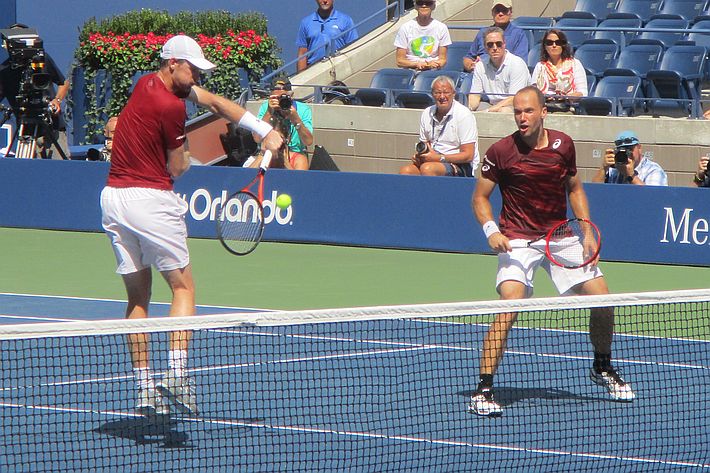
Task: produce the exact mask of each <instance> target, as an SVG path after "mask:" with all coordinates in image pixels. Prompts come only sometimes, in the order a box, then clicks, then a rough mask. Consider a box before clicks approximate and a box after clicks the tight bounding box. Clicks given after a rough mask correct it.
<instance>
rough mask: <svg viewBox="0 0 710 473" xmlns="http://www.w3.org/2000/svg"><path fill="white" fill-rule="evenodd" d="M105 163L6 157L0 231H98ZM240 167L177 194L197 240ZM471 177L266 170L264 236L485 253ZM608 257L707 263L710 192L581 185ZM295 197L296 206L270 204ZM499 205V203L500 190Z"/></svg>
mask: <svg viewBox="0 0 710 473" xmlns="http://www.w3.org/2000/svg"><path fill="white" fill-rule="evenodd" d="M107 172H108V165H107V164H106V163H100V162H87V161H49V160H45V161H42V160H32V161H30V160H20V159H11V158H7V159H0V179H1V181H2V183H3V198H2V199H1V200H0V225H1V226H6V227H22V228H46V229H63V230H79V231H101V210H100V208H99V203H98V202H99V195H100V193H101V189H102V188H103V185H104V182H105V179H106V174H107ZM254 173H255V171H254V170H250V169H240V168H224V167H197V166H195V167H193V168H192V169H191V170H190V171H189V172H188V173H187V174H186V175H185V176H184V177H183V178H181V179H179V180H178V181H177V183H176V185H175V191H176V192H177V193H178V194H180V195H181V196H182V197H183V198H184V199H185V200H186V201H187V202H188V204H189V213H188V215H187V221H188V229H189V232H190V235H191V236H193V237H200V238H215V214H216V209H217V208H218V206H219V205H220V203H221V202H222V201H223V200H224V199H225V198H226V197H227V196H228V195H229V194H230V193H231V192H234V191H235V190H237V189H239V188H241V187H242V186H243V185H245V184H246V183H247V182H249V180H251V178H252V177H253V176H254ZM475 182H476V181H475V180H474V179H461V178H426V177H410V176H395V175H383V174H360V173H339V172H321V171H308V172H293V171H284V170H278V169H275V170H271V171H269V173H268V175H267V177H266V189H265V201H264V207H265V216H266V221H267V226H266V233H265V238H266V239H267V240H273V241H292V242H313V243H326V244H328V243H331V244H340V245H356V246H371V247H384V248H410V249H421V250H435V251H450V252H465V253H486V252H489V248H488V245H487V242H486V240H485V237H484V236H483V232H482V231H481V228H480V226H479V225H478V223H477V222H476V221H475V218H474V217H473V213H472V211H471V194H472V192H473V189H474V187H475ZM585 189H586V190H587V194H588V197H589V202H590V208H591V213H592V219H593V220H594V221H595V222H596V223H597V225H598V226H599V227H600V229H601V232H602V235H603V249H602V257H603V259H605V260H614V261H630V262H652V263H669V264H688V265H708V264H710V251H708V246H709V245H710V223H709V222H710V204H709V203H708V202H709V197H710V194H707V193H708V192H710V189H694V188H680V187H646V188H639V187H636V186H628V185H607V184H585ZM282 193H287V194H289V195H291V197H292V199H293V201H292V204H291V206H290V207H288V208H286V209H279V208H278V207H276V205H275V200H276V197H277V196H278V195H279V194H282ZM493 204H494V208H496V209H498V208H499V205H500V200H499V196H498V194H497V192H496V193H495V197H494V202H493Z"/></svg>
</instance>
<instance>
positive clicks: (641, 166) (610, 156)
mask: <svg viewBox="0 0 710 473" xmlns="http://www.w3.org/2000/svg"><path fill="white" fill-rule="evenodd" d="M614 146H615V147H614V148H608V149H607V150H606V152H605V154H604V161H603V163H602V167H601V168H600V169H599V171H598V172H597V173H596V174H595V175H594V177H593V178H592V182H606V183H608V184H634V185H637V186H667V185H668V176H666V172H665V171H664V170H663V168H661V166H660V165H659V164H658V163H655V162H653V161H651V160H650V159H648V158H646V157H645V156H644V155H643V151H642V149H641V143H640V142H639V139H638V138H637V137H636V133H634V132H633V131H622V132H621V133H619V136H617V137H616V140H615V141H614Z"/></svg>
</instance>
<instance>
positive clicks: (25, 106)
mask: <svg viewBox="0 0 710 473" xmlns="http://www.w3.org/2000/svg"><path fill="white" fill-rule="evenodd" d="M0 36H2V40H3V47H4V48H5V49H6V50H7V54H8V56H9V63H10V68H12V69H20V70H21V73H22V76H21V83H20V88H19V94H18V96H17V106H18V108H19V110H16V111H15V112H18V111H19V112H22V113H23V115H26V116H29V117H38V116H43V115H45V113H46V112H47V111H48V109H49V99H48V97H47V96H46V95H47V94H46V92H47V91H48V90H49V88H50V86H51V84H52V78H51V76H50V75H49V74H48V73H47V72H45V52H44V47H43V42H42V39H41V38H40V37H39V36H38V35H37V31H35V30H34V29H32V28H10V29H2V30H0Z"/></svg>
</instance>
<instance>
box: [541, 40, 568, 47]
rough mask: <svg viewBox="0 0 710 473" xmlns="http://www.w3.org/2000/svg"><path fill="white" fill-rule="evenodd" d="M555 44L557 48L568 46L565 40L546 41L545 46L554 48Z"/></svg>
mask: <svg viewBox="0 0 710 473" xmlns="http://www.w3.org/2000/svg"><path fill="white" fill-rule="evenodd" d="M553 44H555V45H557V46H565V45H566V44H567V41H565V40H564V39H546V40H545V46H552V45H553Z"/></svg>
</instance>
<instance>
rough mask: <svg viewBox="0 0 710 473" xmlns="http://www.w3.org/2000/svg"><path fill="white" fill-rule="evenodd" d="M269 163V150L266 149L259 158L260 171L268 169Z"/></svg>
mask: <svg viewBox="0 0 710 473" xmlns="http://www.w3.org/2000/svg"><path fill="white" fill-rule="evenodd" d="M269 164H271V151H269V150H268V149H267V150H266V151H264V156H263V157H262V158H261V166H259V167H260V168H261V170H262V171H266V170H267V169H269Z"/></svg>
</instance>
